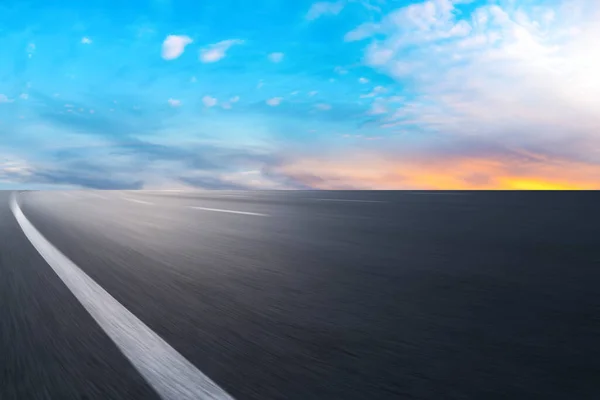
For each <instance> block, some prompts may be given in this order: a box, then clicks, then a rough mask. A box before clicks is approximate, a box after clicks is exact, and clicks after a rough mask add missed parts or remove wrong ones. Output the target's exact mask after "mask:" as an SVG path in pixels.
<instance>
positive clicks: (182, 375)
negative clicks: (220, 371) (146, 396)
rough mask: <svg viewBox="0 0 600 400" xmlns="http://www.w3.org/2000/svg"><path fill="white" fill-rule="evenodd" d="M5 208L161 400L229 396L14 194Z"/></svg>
mask: <svg viewBox="0 0 600 400" xmlns="http://www.w3.org/2000/svg"><path fill="white" fill-rule="evenodd" d="M10 206H11V209H12V212H13V214H14V215H15V218H16V219H17V221H18V223H19V225H20V226H21V229H23V232H24V233H25V236H27V238H28V239H29V241H30V242H31V243H32V244H33V246H34V247H35V248H36V249H37V251H38V252H39V253H40V254H41V256H42V257H43V258H44V259H45V260H46V262H47V263H48V264H49V265H50V267H52V269H53V270H54V272H56V274H57V275H58V276H59V277H60V279H61V280H62V281H63V282H64V283H65V285H66V286H67V287H68V288H69V289H70V290H71V292H72V293H73V294H74V295H75V297H76V298H77V300H79V302H80V303H81V304H82V305H83V307H85V309H86V310H87V311H88V312H89V313H90V314H91V316H92V317H93V318H94V319H95V320H96V322H97V323H98V325H100V327H101V328H102V329H103V330H104V332H106V334H107V335H108V336H109V337H110V338H111V339H112V341H113V342H114V343H115V344H116V345H117V347H118V348H119V349H120V350H121V352H122V353H123V354H124V355H125V357H127V359H128V360H129V361H130V362H131V363H132V364H133V366H134V367H135V368H136V369H137V370H138V371H139V373H140V374H142V376H143V377H144V378H145V379H146V381H147V382H148V383H149V384H150V386H152V387H153V388H154V390H156V392H157V393H158V394H159V396H160V397H161V398H162V399H165V400H179V399H185V400H187V399H190V400H191V399H211V400H212V399H233V398H232V397H231V396H230V395H229V394H227V393H226V392H225V391H224V390H223V389H221V388H220V387H219V386H218V385H217V384H216V383H214V382H213V381H212V380H210V378H209V377H207V376H206V375H204V374H203V373H202V372H201V371H200V370H198V369H197V368H196V367H195V366H194V365H193V364H192V363H190V362H189V361H188V360H186V359H185V358H184V357H183V356H182V355H181V354H179V353H178V352H177V351H176V350H175V349H173V348H172V347H171V346H169V344H168V343H167V342H165V341H164V340H163V339H161V338H160V337H159V336H158V335H157V334H156V333H154V332H153V331H152V330H151V329H150V328H148V327H147V326H146V325H145V324H144V323H143V322H142V321H140V320H139V319H138V318H137V317H136V316H135V315H133V314H132V313H131V312H130V311H129V310H127V309H126V308H125V307H124V306H123V305H122V304H121V303H119V302H118V301H117V300H115V299H114V298H113V297H112V296H111V295H110V294H109V293H108V292H107V291H105V290H104V289H103V288H102V287H101V286H100V285H98V284H97V283H96V282H94V280H92V278H90V277H89V276H88V275H87V274H86V273H85V272H83V271H82V270H81V269H80V268H79V267H78V266H77V265H75V264H74V263H73V262H72V261H71V260H69V259H68V258H67V257H66V256H65V255H63V254H62V253H61V252H60V251H59V250H58V249H57V248H56V247H54V246H53V245H52V243H50V242H49V241H48V240H46V238H45V237H44V236H42V234H41V233H40V232H38V230H37V229H36V228H35V227H34V226H33V225H32V224H31V222H29V220H28V219H27V217H26V216H25V215H24V214H23V212H22V211H21V208H20V207H19V204H18V202H17V199H16V196H15V195H14V194H13V196H12V198H11V204H10Z"/></svg>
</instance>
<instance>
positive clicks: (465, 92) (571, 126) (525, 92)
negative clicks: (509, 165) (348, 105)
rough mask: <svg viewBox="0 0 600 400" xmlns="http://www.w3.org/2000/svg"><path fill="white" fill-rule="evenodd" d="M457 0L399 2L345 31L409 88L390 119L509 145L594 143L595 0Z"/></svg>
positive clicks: (597, 122)
mask: <svg viewBox="0 0 600 400" xmlns="http://www.w3.org/2000/svg"><path fill="white" fill-rule="evenodd" d="M455 3H456V2H453V1H450V0H430V1H424V2H420V3H416V4H412V5H409V6H406V7H401V8H399V9H397V10H395V11H392V12H391V13H389V14H387V15H386V16H384V17H383V18H382V19H381V21H378V22H376V23H372V22H370V23H368V24H364V25H361V26H359V27H357V29H355V30H354V31H353V32H354V33H353V34H352V35H350V36H351V38H352V39H357V38H360V39H363V40H364V39H368V40H369V41H370V43H368V44H367V46H366V47H365V48H366V50H365V54H364V62H365V63H366V64H367V65H369V66H371V67H372V68H374V69H375V70H376V71H377V72H379V73H384V74H387V75H389V76H390V77H391V78H394V79H396V80H398V81H399V82H401V83H402V84H403V86H404V87H407V88H409V89H406V92H405V93H403V95H405V97H406V98H410V99H411V100H410V101H406V102H403V104H400V105H399V106H401V108H399V109H397V110H395V111H392V110H390V111H392V112H391V114H392V115H391V117H390V118H389V120H390V121H389V122H390V123H396V124H398V125H404V126H407V127H411V126H412V127H414V126H418V127H419V129H422V130H425V131H427V130H429V131H435V132H444V133H455V134H457V135H487V136H488V137H490V138H496V139H499V140H502V142H503V143H505V144H506V145H507V146H509V145H516V146H520V145H533V144H535V145H536V146H541V143H565V144H566V145H567V147H568V146H579V147H578V148H579V149H582V150H587V149H590V148H593V146H600V135H598V132H599V131H600V113H598V111H597V110H599V109H600V74H599V73H598V71H600V48H599V47H598V46H597V45H596V44H595V43H596V41H597V38H598V37H600V25H598V24H597V21H598V20H599V18H600V2H596V1H591V0H590V1H587V0H583V1H578V2H573V1H571V0H558V1H557V2H553V3H552V4H546V3H540V5H539V6H531V7H527V6H525V5H524V6H522V7H519V8H515V7H513V6H511V4H512V2H511V1H509V0H506V1H504V0H502V1H499V2H498V3H497V4H496V5H481V6H476V7H474V8H473V10H472V11H469V12H466V13H465V12H463V11H460V12H459V11H458V10H457V9H456V8H455ZM357 31H360V32H361V34H360V35H358V34H356V32H357ZM347 39H348V36H347ZM388 105H389V104H388ZM379 106H380V104H378V105H377V107H375V108H376V109H375V110H372V111H381V109H380V108H379ZM396 107H398V105H397V106H396ZM586 144H587V145H586ZM561 147H562V146H561ZM589 154H591V153H589ZM597 156H598V155H596V157H597ZM588 157H591V156H589V155H588Z"/></svg>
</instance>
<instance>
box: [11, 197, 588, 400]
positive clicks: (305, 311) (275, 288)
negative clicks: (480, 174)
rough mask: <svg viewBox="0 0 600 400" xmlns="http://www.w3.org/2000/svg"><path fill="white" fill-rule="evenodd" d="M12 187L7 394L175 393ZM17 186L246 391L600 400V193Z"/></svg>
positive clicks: (227, 381) (45, 221) (105, 283)
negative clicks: (59, 262)
mask: <svg viewBox="0 0 600 400" xmlns="http://www.w3.org/2000/svg"><path fill="white" fill-rule="evenodd" d="M11 195H12V193H9V192H0V365H1V367H2V374H1V375H0V399H2V400H4V399H160V398H161V397H162V398H164V397H165V396H164V395H163V394H160V393H159V391H157V390H156V387H157V386H156V385H157V383H156V381H153V380H154V379H156V378H148V376H156V374H155V375H151V374H150V375H147V374H146V375H145V374H144V373H143V371H141V370H140V364H137V363H136V362H139V361H136V358H135V357H137V356H138V355H139V354H138V355H136V354H135V352H133V353H131V354H133V356H132V355H131V354H129V353H127V350H125V351H123V347H122V346H128V345H127V344H125V345H123V344H119V343H115V341H114V340H113V337H112V336H110V335H109V334H107V326H108V325H111V324H112V322H111V321H113V318H114V321H118V318H117V317H116V314H115V313H116V311H115V309H114V308H111V307H109V306H106V307H104V308H103V307H100V308H101V309H100V310H99V311H98V313H101V314H102V317H103V318H105V319H100V320H99V319H98V317H97V316H94V315H93V312H92V313H90V306H89V305H88V306H84V305H82V302H81V299H80V298H79V297H77V296H78V295H77V294H74V292H73V289H72V286H69V285H67V284H65V281H64V279H63V278H62V277H59V275H57V273H55V270H54V269H53V268H54V267H51V265H50V264H49V262H48V261H47V260H46V259H44V258H43V257H42V255H41V254H40V253H39V251H38V250H36V247H34V245H33V244H32V242H30V239H28V236H26V233H24V231H23V228H22V226H21V225H20V223H19V222H18V221H17V220H16V219H15V216H14V212H13V211H14V210H11V208H10V198H11ZM16 196H17V199H18V200H17V202H18V204H19V207H20V210H22V213H23V215H24V216H25V217H26V218H27V220H28V221H29V222H30V223H31V225H32V226H33V227H35V229H36V230H37V231H38V232H39V233H40V234H41V236H43V238H45V240H47V242H48V243H50V244H51V245H52V246H54V247H55V248H56V249H58V250H59V251H60V252H61V253H62V254H63V255H64V256H66V258H68V259H69V260H71V261H72V263H74V265H75V266H76V268H77V269H79V270H81V271H83V272H84V273H85V274H87V276H89V277H90V278H91V279H92V280H93V281H94V282H95V283H97V284H98V285H99V286H100V287H101V288H103V289H104V290H105V291H106V293H107V295H108V296H110V297H111V298H114V299H115V300H116V301H117V302H118V303H120V304H121V305H122V306H123V307H124V309H126V310H128V311H127V312H130V314H131V316H130V317H127V318H132V320H133V319H136V318H137V319H139V321H141V322H140V323H143V324H144V325H145V326H146V327H147V328H149V330H150V331H151V332H153V333H155V334H157V335H158V336H159V337H160V338H162V339H164V342H165V343H166V344H165V346H169V347H170V348H172V349H173V351H174V352H175V353H177V354H179V355H181V356H182V357H184V358H185V359H187V360H188V361H189V362H190V363H191V365H192V366H193V368H195V369H197V370H198V371H201V372H202V373H203V374H205V375H206V376H207V377H208V378H210V380H212V382H214V383H215V384H216V385H218V386H219V387H220V388H222V390H223V392H224V393H225V392H226V393H228V394H229V395H231V397H233V398H235V399H238V400H240V399H309V398H310V399H312V398H315V399H508V398H510V399H528V400H529V399H598V398H600V380H599V379H598V377H599V376H600V296H599V293H600V290H599V288H600V210H599V208H598V204H600V194H598V193H596V192H587V193H586V192H583V193H576V192H566V193H548V192H540V193H523V192H520V193H510V192H478V193H474V192H351V191H348V192H301V191H300V192H236V191H223V192H208V191H207V192H200V191H198V192H177V191H127V192H125V191H73V192H21V193H16ZM74 282H75V283H73V285H79V283H77V282H78V281H74ZM90 296H98V297H96V299H100V300H101V301H104V300H102V299H104V298H103V297H101V296H100V294H91V295H90ZM99 321H100V322H99ZM102 321H104V322H102ZM114 324H115V325H118V322H114ZM126 325H127V324H126ZM134 325H135V324H134V323H133V322H132V323H131V326H134ZM136 326H137V325H136ZM119 329H121V328H119ZM123 329H132V331H131V332H134V330H133V329H134V328H131V327H129V326H128V327H125V328H123ZM136 329H137V328H136ZM109 331H110V330H109ZM136 332H137V331H136ZM134 336H135V335H134ZM136 340H138V341H139V342H141V343H142V344H143V343H144V341H145V340H146V339H145V338H144V337H142V336H140V337H139V338H136ZM154 351H156V352H159V351H162V350H159V349H155V350H154ZM161 354H162V353H161ZM159 364H161V365H155V366H151V368H150V369H155V370H158V371H159V372H160V370H161V368H162V369H163V370H164V369H165V368H166V367H165V365H168V363H167V362H166V361H165V363H164V364H163V363H159ZM155 367H156V368H155ZM142 369H143V368H142ZM158 375H159V376H162V375H161V374H158ZM168 380H169V378H168V377H163V382H162V384H163V385H168V383H169V382H168ZM165 382H166V383H165ZM198 398H203V397H202V396H201V395H200V394H199V395H198Z"/></svg>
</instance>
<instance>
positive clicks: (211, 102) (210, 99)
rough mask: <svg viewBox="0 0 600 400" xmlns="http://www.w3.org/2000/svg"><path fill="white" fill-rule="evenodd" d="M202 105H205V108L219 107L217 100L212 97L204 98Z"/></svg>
mask: <svg viewBox="0 0 600 400" xmlns="http://www.w3.org/2000/svg"><path fill="white" fill-rule="evenodd" d="M202 104H204V106H205V107H209V108H210V107H214V106H216V105H217V99H215V98H214V97H211V96H204V97H203V98H202Z"/></svg>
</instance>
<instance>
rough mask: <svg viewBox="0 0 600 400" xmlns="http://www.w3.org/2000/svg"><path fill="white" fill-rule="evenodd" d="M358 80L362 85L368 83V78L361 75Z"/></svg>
mask: <svg viewBox="0 0 600 400" xmlns="http://www.w3.org/2000/svg"><path fill="white" fill-rule="evenodd" d="M358 82H359V83H362V84H363V85H364V84H365V83H369V80H368V79H367V78H363V77H361V78H358Z"/></svg>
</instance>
